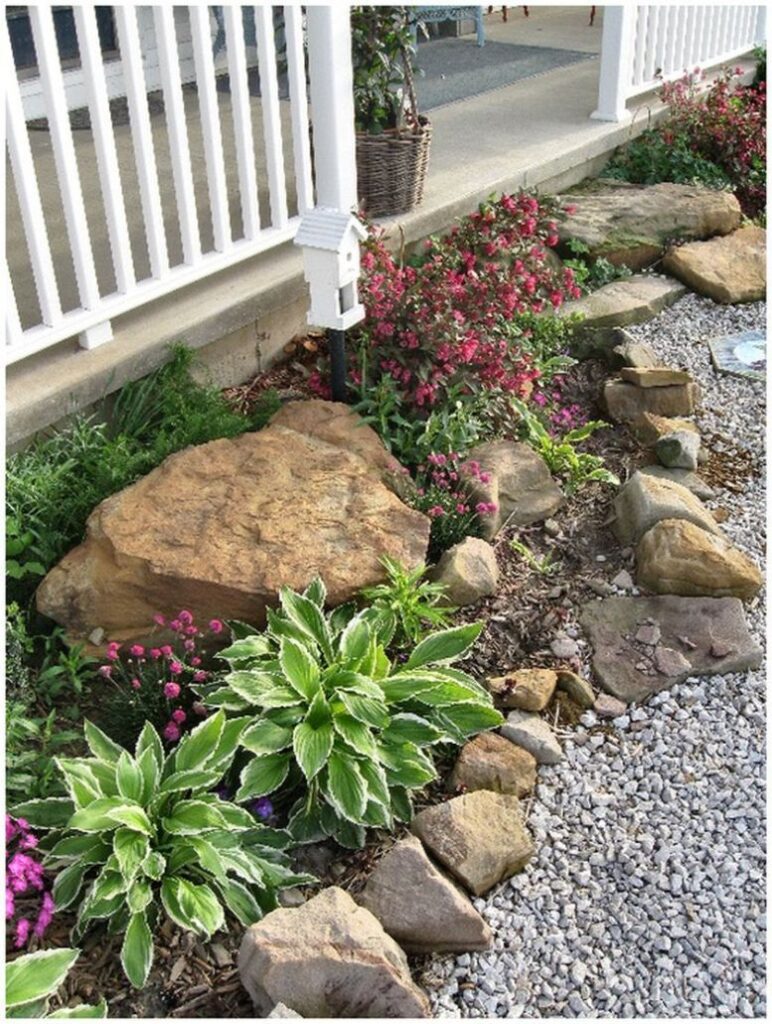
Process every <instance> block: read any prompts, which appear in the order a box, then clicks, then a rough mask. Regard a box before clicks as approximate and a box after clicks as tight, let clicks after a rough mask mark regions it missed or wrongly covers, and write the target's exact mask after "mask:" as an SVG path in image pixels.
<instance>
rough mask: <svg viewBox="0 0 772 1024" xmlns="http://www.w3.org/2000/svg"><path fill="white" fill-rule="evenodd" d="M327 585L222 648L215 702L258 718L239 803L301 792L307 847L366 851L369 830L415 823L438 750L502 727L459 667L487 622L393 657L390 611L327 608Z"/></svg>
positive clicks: (294, 824) (294, 597) (297, 821)
mask: <svg viewBox="0 0 772 1024" xmlns="http://www.w3.org/2000/svg"><path fill="white" fill-rule="evenodd" d="M325 596H326V593H325V587H324V584H323V583H322V581H321V580H318V579H317V580H315V581H314V582H313V583H312V584H311V586H310V587H309V588H308V589H307V590H306V591H305V593H303V594H298V593H295V592H294V591H292V590H290V589H289V588H287V587H285V588H284V589H282V591H281V593H280V602H281V608H280V610H278V611H269V612H268V623H267V628H266V629H265V630H264V631H263V632H261V633H252V634H251V635H244V633H245V630H244V629H243V627H241V626H239V627H238V632H237V636H239V639H237V640H236V641H235V642H234V643H233V645H232V646H231V647H229V648H227V649H226V650H225V651H223V652H222V653H221V656H222V657H223V658H225V659H226V660H227V661H228V662H229V663H230V666H231V669H232V671H231V672H230V673H229V674H228V675H227V676H226V677H225V680H224V686H221V687H220V688H219V689H217V690H215V691H214V692H210V693H209V694H208V695H207V698H206V699H207V701H208V702H209V703H210V704H213V705H219V706H221V707H225V708H228V709H229V710H231V711H236V712H238V713H239V714H244V713H247V712H249V713H250V714H251V715H252V716H253V717H252V719H251V722H250V724H249V725H248V726H247V727H246V729H245V730H244V731H243V733H242V734H241V738H240V740H239V742H240V744H241V746H242V747H243V748H245V750H247V751H250V752H251V753H252V754H253V755H254V757H252V759H251V760H250V761H249V762H248V763H247V764H246V766H245V767H244V769H243V771H242V772H241V778H240V782H241V785H240V788H239V790H238V792H237V793H236V796H235V799H236V800H237V801H242V800H250V799H253V798H255V797H260V796H265V795H267V794H270V793H274V792H275V791H277V790H280V789H281V790H282V792H287V793H293V792H295V791H297V792H299V793H300V795H299V797H298V798H297V800H296V802H295V803H294V805H293V806H292V808H291V810H290V815H289V823H288V826H287V827H288V829H289V832H290V833H291V835H292V836H293V837H294V838H295V839H296V840H297V841H298V842H311V841H315V840H317V839H321V838H324V837H325V836H333V837H334V838H335V839H336V840H338V842H340V843H342V844H343V845H347V846H354V847H356V846H361V845H362V843H363V842H364V830H365V828H366V827H367V826H369V825H372V826H384V827H386V828H391V827H392V825H393V821H394V819H395V818H396V819H398V820H400V821H408V820H410V818H411V817H412V804H411V799H410V794H411V791H412V790H415V789H420V788H421V787H423V786H425V785H426V784H427V783H428V782H431V781H432V780H433V779H435V778H436V777H437V771H436V769H435V766H434V757H433V751H434V750H435V748H436V747H437V746H438V745H441V744H447V743H452V744H458V743H463V742H464V741H465V740H466V739H467V738H468V737H470V736H473V735H475V734H476V733H478V732H481V731H482V730H484V729H489V728H492V727H493V726H496V725H499V724H500V723H501V721H502V718H501V715H500V714H499V712H498V711H496V710H495V709H494V708H493V706H492V703H491V698H490V695H489V694H488V693H487V691H486V690H484V689H483V688H482V687H481V686H480V685H479V684H478V683H477V682H476V681H475V680H474V679H473V678H472V677H471V676H469V675H468V674H467V673H466V672H463V671H460V670H459V669H457V668H453V667H451V663H452V662H454V661H455V660H456V659H458V658H460V657H461V656H462V655H463V654H465V653H466V652H467V651H468V650H469V648H470V647H471V645H472V644H473V643H474V641H475V640H476V638H477V636H478V634H479V632H480V629H481V628H482V627H481V625H480V624H479V623H472V624H470V625H464V626H458V627H456V628H453V629H444V630H441V631H439V632H435V633H432V634H430V635H429V636H427V637H426V638H425V639H423V640H422V641H421V642H420V643H419V644H417V645H416V646H415V647H413V649H412V652H411V653H410V655H409V657H407V659H406V660H405V659H404V656H403V659H402V660H401V661H398V662H396V663H395V662H392V661H391V660H390V659H389V657H388V655H387V653H386V651H387V648H388V646H389V643H390V642H391V639H392V637H393V635H394V630H395V627H396V621H395V617H394V614H393V612H392V611H391V610H390V609H388V608H375V607H370V608H367V609H365V610H364V611H360V612H357V611H356V609H355V608H353V607H352V606H341V607H339V608H337V609H335V610H334V611H333V612H332V613H330V614H325V612H324V601H325Z"/></svg>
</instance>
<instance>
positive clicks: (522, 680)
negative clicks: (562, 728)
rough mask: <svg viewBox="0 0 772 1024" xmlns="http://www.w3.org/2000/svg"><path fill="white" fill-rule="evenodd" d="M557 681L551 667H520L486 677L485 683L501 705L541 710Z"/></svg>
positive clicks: (547, 701)
mask: <svg viewBox="0 0 772 1024" xmlns="http://www.w3.org/2000/svg"><path fill="white" fill-rule="evenodd" d="M557 681H558V677H557V674H556V673H555V672H554V671H553V670H552V669H551V668H520V669H517V671H515V672H508V673H507V674H506V675H505V676H495V677H493V678H492V679H488V680H487V681H486V684H485V685H486V686H487V688H488V689H489V690H490V692H491V694H492V695H493V699H494V700H495V701H496V703H497V704H499V705H501V707H505V708H522V709H523V711H542V710H543V709H544V708H546V706H547V705H548V704H549V702H550V698H551V697H552V694H553V693H554V692H555V686H556V685H557Z"/></svg>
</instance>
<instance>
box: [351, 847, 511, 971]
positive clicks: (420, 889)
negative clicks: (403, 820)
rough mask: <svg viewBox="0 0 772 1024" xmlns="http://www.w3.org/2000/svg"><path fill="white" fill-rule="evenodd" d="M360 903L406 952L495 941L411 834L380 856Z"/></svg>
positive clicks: (472, 946)
mask: <svg viewBox="0 0 772 1024" xmlns="http://www.w3.org/2000/svg"><path fill="white" fill-rule="evenodd" d="M359 902H360V903H361V904H362V906H363V907H365V908H366V909H367V910H369V911H370V913H371V914H373V915H374V916H375V917H377V918H378V920H379V921H380V922H381V924H382V925H383V927H384V929H385V930H386V931H387V932H388V934H389V935H391V937H392V938H393V939H396V941H397V942H398V943H399V944H400V946H402V948H403V949H404V950H406V951H407V952H408V953H463V952H466V951H469V950H480V949H489V948H490V946H491V944H492V942H493V936H492V934H491V930H490V928H489V927H488V925H487V924H486V923H485V921H484V920H483V919H482V917H480V915H479V914H478V913H477V911H476V910H475V909H474V907H473V906H472V903H471V901H470V900H469V897H468V896H466V895H465V894H464V893H463V892H461V890H460V889H458V888H457V887H456V886H455V885H454V884H453V882H451V881H450V879H449V878H447V877H446V876H445V875H444V874H443V873H442V872H441V871H440V870H439V869H438V868H436V867H435V866H434V864H432V862H431V861H430V860H429V858H428V857H427V856H426V853H425V851H424V848H423V846H422V845H421V843H420V841H419V840H418V839H416V838H415V836H408V837H407V838H406V839H401V840H400V841H399V842H398V843H397V844H396V845H395V846H393V847H392V848H391V849H390V850H389V851H388V852H387V853H386V854H385V855H384V856H383V857H382V858H381V859H380V860H379V861H378V863H377V864H376V866H375V870H374V871H373V873H372V874H371V875H370V877H369V878H368V880H367V885H366V886H365V889H364V892H363V893H362V895H361V896H360V897H359Z"/></svg>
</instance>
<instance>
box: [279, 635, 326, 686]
mask: <svg viewBox="0 0 772 1024" xmlns="http://www.w3.org/2000/svg"><path fill="white" fill-rule="evenodd" d="M279 664H280V665H281V668H282V672H283V673H284V678H285V679H286V680H287V682H288V683H289V684H290V686H291V687H292V688H293V690H297V692H298V693H299V694H300V696H301V697H303V698H304V699H305V700H307V701H310V700H313V698H314V696H315V694H316V693H317V691H318V690H319V665H318V663H317V662H316V661H315V660H314V658H312V657H311V655H310V654H309V652H308V648H306V647H304V646H303V645H302V644H299V643H297V642H296V641H295V640H282V642H281V647H280V649H279Z"/></svg>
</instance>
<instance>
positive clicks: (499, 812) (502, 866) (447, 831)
mask: <svg viewBox="0 0 772 1024" xmlns="http://www.w3.org/2000/svg"><path fill="white" fill-rule="evenodd" d="M410 828H411V831H412V832H413V833H414V834H415V835H417V836H418V838H419V839H420V840H421V842H422V843H423V844H424V846H425V847H426V848H427V849H428V850H429V851H430V853H432V854H433V856H434V857H436V859H437V860H438V861H439V862H440V863H441V864H443V865H444V866H445V867H446V868H447V869H448V871H450V872H451V874H453V875H455V877H456V878H458V879H459V880H460V881H461V882H462V883H463V884H464V885H465V886H466V887H467V889H469V890H470V892H472V893H474V895H475V896H482V895H483V893H486V892H487V891H488V890H489V889H491V888H492V887H493V886H494V885H496V883H497V882H501V881H502V880H503V879H505V878H509V877H510V876H511V875H514V874H516V873H517V872H518V871H521V870H522V869H523V868H524V867H525V865H526V864H527V863H528V861H529V860H530V859H531V857H532V856H533V849H534V847H533V840H532V839H531V837H530V835H529V834H528V832H527V831H526V828H525V825H524V823H523V815H522V811H521V809H520V801H519V800H518V798H517V797H516V796H512V795H511V794H505V793H491V792H489V791H488V790H482V789H481V790H477V791H476V792H474V793H465V794H464V796H457V797H454V798H453V799H452V800H448V801H447V802H446V803H443V804H436V805H435V806H434V807H427V808H426V810H424V811H421V812H420V813H419V814H417V815H416V816H415V818H414V819H413V823H412V824H411V826H410Z"/></svg>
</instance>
